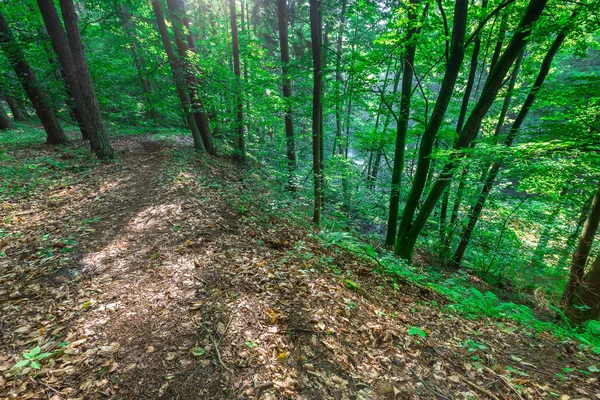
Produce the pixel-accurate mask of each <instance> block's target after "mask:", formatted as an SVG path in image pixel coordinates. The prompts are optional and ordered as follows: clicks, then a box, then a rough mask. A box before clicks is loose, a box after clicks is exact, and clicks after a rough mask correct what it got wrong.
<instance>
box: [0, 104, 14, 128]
mask: <svg viewBox="0 0 600 400" xmlns="http://www.w3.org/2000/svg"><path fill="white" fill-rule="evenodd" d="M10 128H12V122H10V118H9V117H8V114H7V113H6V109H5V108H4V104H2V103H0V130H3V131H5V130H7V129H10Z"/></svg>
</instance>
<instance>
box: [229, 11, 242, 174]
mask: <svg viewBox="0 0 600 400" xmlns="http://www.w3.org/2000/svg"><path fill="white" fill-rule="evenodd" d="M229 20H230V22H231V47H232V50H233V72H234V74H235V76H236V78H237V79H236V89H235V96H234V97H235V107H236V109H237V113H236V122H235V130H236V145H237V153H238V154H237V157H236V158H237V159H238V161H240V162H243V161H244V159H245V158H246V146H245V143H244V105H243V103H242V90H241V89H242V88H241V84H242V82H241V75H242V74H241V68H240V45H239V38H238V27H237V16H236V10H235V0H229Z"/></svg>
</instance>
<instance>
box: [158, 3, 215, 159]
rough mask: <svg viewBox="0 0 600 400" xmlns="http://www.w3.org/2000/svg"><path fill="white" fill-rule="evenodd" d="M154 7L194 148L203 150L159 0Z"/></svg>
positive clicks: (182, 75) (183, 78)
mask: <svg viewBox="0 0 600 400" xmlns="http://www.w3.org/2000/svg"><path fill="white" fill-rule="evenodd" d="M152 9H153V10H154V16H155V18H156V24H157V26H158V31H159V33H160V37H161V40H162V43H163V47H164V48H165V53H167V59H168V60H169V66H170V67H171V73H172V74H173V81H174V82H175V89H176V90H177V96H178V97H179V101H180V102H181V106H182V108H183V114H184V116H185V120H186V121H187V124H188V127H189V128H190V131H191V133H192V138H193V139H194V148H195V149H197V150H203V149H204V145H203V143H202V138H201V136H200V130H199V129H198V125H196V120H195V119H194V115H193V114H192V112H191V105H190V98H189V95H188V93H187V91H186V89H185V77H184V74H183V71H182V68H181V65H180V63H179V60H178V59H177V56H176V55H175V51H174V50H173V46H172V45H171V38H170V37H169V33H168V31H167V24H166V23H165V16H164V14H163V11H162V7H161V5H160V2H159V0H152Z"/></svg>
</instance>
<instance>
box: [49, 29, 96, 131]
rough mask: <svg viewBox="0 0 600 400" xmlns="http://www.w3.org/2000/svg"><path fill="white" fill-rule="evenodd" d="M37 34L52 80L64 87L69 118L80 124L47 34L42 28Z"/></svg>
mask: <svg viewBox="0 0 600 400" xmlns="http://www.w3.org/2000/svg"><path fill="white" fill-rule="evenodd" d="M38 32H39V34H40V36H41V37H42V38H43V39H42V40H41V42H42V45H43V47H44V52H45V53H46V57H47V58H48V64H50V66H51V67H52V74H53V75H54V79H55V80H56V82H59V83H60V84H62V85H64V87H65V94H66V97H65V98H64V102H65V107H66V110H67V112H68V113H69V117H71V120H73V121H77V123H80V121H79V120H78V119H77V114H76V113H75V103H74V101H73V93H72V91H71V85H70V84H69V82H68V81H67V76H66V74H65V71H64V69H63V67H62V65H61V64H60V63H59V62H57V60H56V54H55V53H56V51H55V50H53V48H50V46H48V44H47V43H46V36H48V32H46V30H45V29H44V28H39V29H38ZM52 107H53V110H54V113H55V114H58V111H59V109H58V107H57V106H56V105H55V104H53V105H52ZM80 125H81V124H80ZM84 133H85V130H83V131H82V137H83V138H84V139H85V138H87V137H86V136H85V135H84Z"/></svg>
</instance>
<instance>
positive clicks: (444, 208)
mask: <svg viewBox="0 0 600 400" xmlns="http://www.w3.org/2000/svg"><path fill="white" fill-rule="evenodd" d="M487 3H488V1H487V0H484V1H483V2H482V4H481V7H482V8H483V9H485V8H486V7H487ZM480 49H481V34H477V35H476V36H475V40H474V43H473V54H472V55H471V64H470V66H469V75H468V77H467V85H466V86H465V92H464V94H463V98H462V103H461V106H460V111H459V113H458V120H457V122H456V132H457V133H458V134H460V131H461V130H462V128H463V125H464V123H465V118H466V116H467V111H468V109H469V101H470V100H471V93H472V92H473V86H474V84H475V75H476V73H477V64H478V62H479V51H480ZM465 168H466V167H465ZM467 172H468V170H463V173H462V176H461V179H460V181H459V185H458V189H457V191H456V193H457V196H456V200H455V202H454V207H453V209H452V215H451V216H450V226H451V227H453V226H454V223H455V222H456V218H457V217H458V209H459V207H460V201H461V197H462V193H463V190H464V185H465V177H466V175H467ZM449 199H450V187H448V188H447V189H446V190H445V192H444V197H443V198H442V205H441V211H440V234H441V236H442V239H443V242H444V247H445V248H446V249H448V246H449V245H450V242H451V241H452V231H448V230H447V228H446V226H445V225H446V215H447V213H448V202H449Z"/></svg>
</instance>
